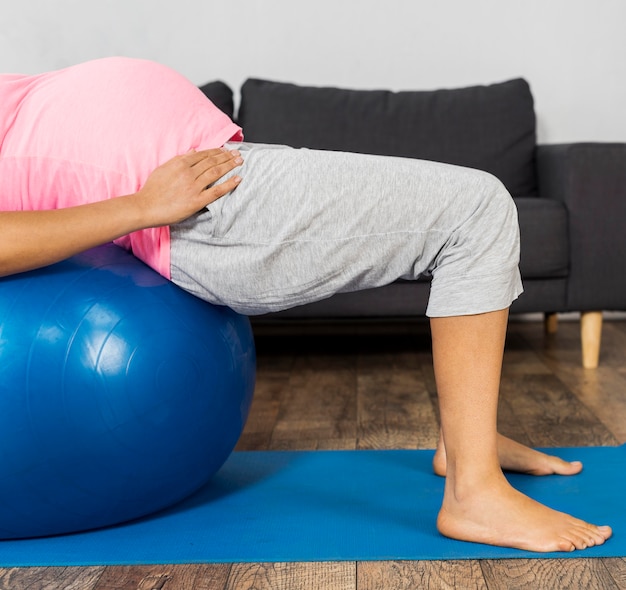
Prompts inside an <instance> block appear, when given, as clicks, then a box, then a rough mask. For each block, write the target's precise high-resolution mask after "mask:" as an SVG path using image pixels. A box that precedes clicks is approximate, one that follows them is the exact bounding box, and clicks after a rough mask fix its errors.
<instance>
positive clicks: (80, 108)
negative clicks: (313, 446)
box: [0, 58, 242, 278]
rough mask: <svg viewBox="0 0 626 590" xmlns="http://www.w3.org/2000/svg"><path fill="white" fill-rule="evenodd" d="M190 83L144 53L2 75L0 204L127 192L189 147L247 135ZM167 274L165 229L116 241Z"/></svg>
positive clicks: (8, 206) (77, 200)
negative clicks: (139, 56)
mask: <svg viewBox="0 0 626 590" xmlns="http://www.w3.org/2000/svg"><path fill="white" fill-rule="evenodd" d="M241 139H242V136H241V129H240V128H239V127H238V126H237V125H235V124H234V123H233V122H232V121H231V120H230V119H229V118H228V117H227V116H226V115H225V114H224V113H222V112H221V111H220V110H219V109H217V108H216V107H215V106H214V105H213V104H212V103H211V102H210V101H209V100H207V98H206V97H205V96H204V94H203V93H202V92H201V91H200V90H198V88H196V87H195V86H194V85H193V84H192V83H191V82H189V81H188V80H187V79H186V78H184V77H183V76H181V75H179V74H177V73H176V72H174V71H172V70H171V69H169V68H167V67H165V66H162V65H159V64H156V63H153V62H149V61H144V60H137V59H128V58H106V59H100V60H96V61H91V62H87V63H84V64H80V65H77V66H72V67H69V68H66V69H63V70H59V71H55V72H50V73H46V74H40V75H35V76H23V75H16V74H8V75H0V209H2V210H4V211H20V210H42V209H56V208H62V207H70V206H73V205H79V204H83V203H88V202H94V201H100V200H104V199H108V198H111V197H115V196H121V195H128V194H132V193H135V192H137V190H139V189H140V188H141V187H142V186H143V184H144V182H145V180H146V178H147V177H148V175H149V174H150V172H152V171H153V170H154V169H155V168H156V167H157V166H159V165H160V164H162V163H164V162H166V161H167V160H169V159H170V158H172V157H174V156H175V155H179V154H184V153H186V152H188V151H189V150H190V149H208V148H215V147H220V146H222V145H224V143H226V142H227V141H229V140H233V141H238V140H241ZM116 242H117V243H118V244H120V245H121V246H123V247H125V248H127V249H129V250H131V251H132V252H133V253H134V254H135V255H136V256H137V257H138V258H140V259H141V260H143V261H144V262H146V263H147V264H148V265H150V266H151V267H152V268H154V269H155V270H157V271H158V272H159V273H161V274H162V275H163V276H165V277H167V278H170V233H169V227H158V228H151V229H146V230H142V231H137V232H134V233H132V234H130V235H127V236H124V237H122V238H120V239H118V240H116Z"/></svg>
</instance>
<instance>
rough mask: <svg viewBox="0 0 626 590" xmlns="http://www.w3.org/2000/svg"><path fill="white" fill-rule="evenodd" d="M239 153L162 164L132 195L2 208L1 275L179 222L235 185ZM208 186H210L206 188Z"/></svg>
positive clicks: (198, 155) (190, 156)
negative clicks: (63, 205) (46, 207)
mask: <svg viewBox="0 0 626 590" xmlns="http://www.w3.org/2000/svg"><path fill="white" fill-rule="evenodd" d="M240 164H241V158H240V157H239V153H238V152H236V151H234V152H228V151H225V150H220V149H217V150H207V151H204V152H192V153H189V154H186V155H184V156H178V157H176V158H173V159H172V160H170V161H169V162H166V163H165V164H163V165H162V166H160V167H159V168H157V169H156V170H155V171H154V172H153V173H152V174H151V175H150V176H149V177H148V179H147V181H146V183H145V185H144V186H143V187H142V188H141V190H140V191H139V192H137V193H135V194H133V195H127V196H121V197H117V198H114V199H109V200H105V201H100V202H97V203H91V204H88V205H80V206H77V207H69V208H67V209H57V210H52V211H11V212H0V276H6V275H10V274H14V273H18V272H23V271H26V270H31V269H33V268H38V267H41V266H46V265H48V264H52V263H54V262H58V261H59V260H63V259H65V258H68V257H69V256H73V255H74V254H77V253H78V252H82V251H83V250H87V249H89V248H92V247H94V246H97V245H100V244H104V243H106V242H110V241H112V240H114V239H116V238H119V237H121V236H123V235H126V234H128V233H131V232H133V231H137V230H141V229H145V228H148V227H157V226H162V225H170V224H172V223H178V222H180V221H182V220H183V219H186V218H187V217H189V216H191V215H193V214H194V213H196V212H197V211H199V210H200V209H202V208H203V207H205V206H206V205H208V204H209V203H212V202H213V201H215V200H217V199H219V198H220V197H222V196H224V195H225V194H226V193H228V192H230V191H232V190H233V189H234V188H235V187H236V186H237V184H238V183H239V180H240V179H239V177H237V176H235V177H233V178H230V179H228V180H227V181H225V182H223V183H221V184H218V185H216V186H209V185H211V184H212V183H214V182H215V181H217V180H218V179H219V178H221V177H222V176H224V174H226V173H227V172H229V171H231V170H232V169H234V168H236V167H237V166H239V165H240ZM207 187H209V188H207Z"/></svg>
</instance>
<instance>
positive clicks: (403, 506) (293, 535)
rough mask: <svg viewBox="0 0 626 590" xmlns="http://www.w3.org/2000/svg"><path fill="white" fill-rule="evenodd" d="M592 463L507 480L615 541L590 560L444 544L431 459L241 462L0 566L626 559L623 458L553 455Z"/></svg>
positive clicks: (315, 454) (301, 455) (7, 554)
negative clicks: (151, 509) (186, 493)
mask: <svg viewBox="0 0 626 590" xmlns="http://www.w3.org/2000/svg"><path fill="white" fill-rule="evenodd" d="M550 452H553V453H556V454H559V455H560V456H562V457H564V458H565V459H570V460H573V459H580V460H582V461H584V463H585V469H584V471H583V473H581V474H580V475H577V476H571V477H562V476H548V477H532V476H526V475H510V476H509V477H510V480H511V481H512V483H513V485H515V486H516V487H517V488H519V489H521V490H522V491H524V492H525V493H526V494H528V495H530V496H531V497H533V498H535V499H537V500H539V501H541V502H543V503H545V504H547V505H549V506H552V507H554V508H557V509H559V510H563V511H565V512H570V513H572V514H575V515H576V516H578V517H580V518H583V519H585V520H588V521H591V522H595V523H598V524H610V525H612V526H613V530H614V537H613V538H611V539H610V540H609V541H608V542H607V543H605V544H604V545H602V546H600V547H594V548H591V549H588V550H586V551H584V552H573V553H566V554H563V553H558V554H536V553H527V552H523V551H518V550H515V549H502V548H498V547H491V546H488V545H480V544H475V543H465V542H461V541H453V540H450V539H446V538H444V537H442V536H441V535H440V534H439V533H438V532H437V529H436V527H435V519H436V515H437V511H438V508H439V504H440V501H441V496H442V492H443V480H442V479H441V478H439V477H437V476H435V475H433V474H432V471H431V461H432V456H433V451H306V452H261V451H256V452H237V453H233V454H232V455H231V457H230V458H229V460H228V461H227V462H226V464H225V465H224V466H223V468H222V469H221V470H220V471H219V472H218V474H217V475H216V476H215V478H214V479H213V480H212V482H211V483H210V484H208V485H207V486H206V487H205V488H203V489H202V490H201V491H200V492H198V493H197V494H196V495H194V496H193V497H191V498H189V499H188V500H187V501H185V502H184V503H182V504H179V505H178V506H176V507H174V508H172V509H169V510H167V511H164V512H161V513H159V514H157V515H154V516H152V517H149V518H145V519H142V520H139V521H135V522H132V523H128V524H126V525H122V526H117V527H112V528H108V529H103V530H100V531H93V532H88V533H80V534H75V535H67V536H63V537H52V538H47V539H32V540H20V541H2V542H0V566H4V567H9V566H56V565H76V566H86V565H129V564H162V563H166V564H174V563H211V562H276V561H328V560H400V559H402V560H405V559H407V560H413V559H487V558H511V557H583V556H584V557H615V556H624V555H626V511H624V510H623V501H624V500H623V498H624V496H625V491H626V448H625V447H590V448H566V449H551V451H550Z"/></svg>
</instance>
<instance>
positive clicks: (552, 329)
mask: <svg viewBox="0 0 626 590" xmlns="http://www.w3.org/2000/svg"><path fill="white" fill-rule="evenodd" d="M558 327H559V316H558V315H557V314H556V313H546V314H545V315H544V317H543V328H544V330H545V332H546V334H556V331H557V328H558Z"/></svg>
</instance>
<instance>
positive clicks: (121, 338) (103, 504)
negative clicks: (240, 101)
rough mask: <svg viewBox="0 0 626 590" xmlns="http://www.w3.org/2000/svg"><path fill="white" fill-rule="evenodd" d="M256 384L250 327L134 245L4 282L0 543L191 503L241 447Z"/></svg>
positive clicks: (0, 301) (0, 298)
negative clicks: (148, 261)
mask: <svg viewBox="0 0 626 590" xmlns="http://www.w3.org/2000/svg"><path fill="white" fill-rule="evenodd" d="M254 381H255V349H254V340H253V336H252V330H251V328H250V322H249V320H248V319H247V318H246V317H244V316H241V315H239V314H236V313H235V312H233V311H232V310H230V309H228V308H225V307H218V306H214V305H210V304H208V303H206V302H204V301H201V300H200V299H197V298H196V297H194V296H192V295H190V294H189V293H186V292H185V291H183V290H182V289H180V288H178V287H177V286H175V285H174V284H172V283H170V282H169V281H167V280H166V279H164V278H163V277H161V276H160V275H158V274H157V273H155V272H154V271H153V270H152V269H150V268H148V267H147V266H145V265H144V264H143V263H142V262H140V261H139V260H137V259H136V258H134V257H133V256H132V255H130V254H128V253H127V252H125V251H124V250H122V249H121V248H118V247H116V246H113V245H106V246H102V247H100V248H95V249H93V250H90V251H88V252H85V253H83V254H81V255H79V256H75V257H73V258H71V259H69V260H66V261H64V262H61V263H58V264H55V265H52V266H49V267H47V268H44V269H40V270H36V271H32V272H27V273H22V274H19V275H15V276H12V277H7V278H4V279H0V538H4V539H17V538H24V537H38V536H48V535H54V534H60V533H68V532H75V531H81V530H87V529H93V528H99V527H103V526H107V525H112V524H117V523H121V522H124V521H128V520H132V519H136V518H139V517H142V516H145V515H148V514H151V513H153V512H156V511H158V510H161V509H163V508H166V507H169V506H172V505H173V504H175V503H176V502H179V501H180V500H183V499H184V498H186V497H188V496H189V495H191V494H192V493H193V492H195V491H196V490H198V489H199V488H201V487H202V486H204V485H205V484H206V483H207V482H208V481H209V479H210V478H211V476H212V475H213V474H214V473H215V472H216V471H217V470H218V469H219V468H220V467H221V465H222V464H223V463H224V461H225V460H226V459H227V457H228V456H229V455H230V453H231V452H232V450H233V448H234V447H235V444H236V442H237V440H238V438H239V436H240V434H241V431H242V429H243V426H244V423H245V421H246V418H247V415H248V411H249V408H250V404H251V400H252V393H253V389H254Z"/></svg>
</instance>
